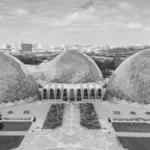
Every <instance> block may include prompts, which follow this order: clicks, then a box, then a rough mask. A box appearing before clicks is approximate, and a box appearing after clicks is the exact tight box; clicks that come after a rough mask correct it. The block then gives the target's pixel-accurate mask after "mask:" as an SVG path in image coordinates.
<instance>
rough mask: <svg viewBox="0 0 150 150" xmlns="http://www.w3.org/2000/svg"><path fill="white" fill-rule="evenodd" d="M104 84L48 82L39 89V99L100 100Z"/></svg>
mask: <svg viewBox="0 0 150 150" xmlns="http://www.w3.org/2000/svg"><path fill="white" fill-rule="evenodd" d="M104 86H105V84H104V83H103V82H100V83H97V82H96V83H81V84H63V83H50V84H49V85H46V86H44V87H43V88H41V89H40V92H41V99H42V100H45V99H50V100H60V101H64V102H65V101H66V102H68V101H70V102H75V101H76V102H77V101H82V100H102V99H103V95H104V92H105V88H104Z"/></svg>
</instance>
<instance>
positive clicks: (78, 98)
mask: <svg viewBox="0 0 150 150" xmlns="http://www.w3.org/2000/svg"><path fill="white" fill-rule="evenodd" d="M77 101H81V89H78V90H77Z"/></svg>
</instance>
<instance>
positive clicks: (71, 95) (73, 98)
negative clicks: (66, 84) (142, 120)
mask: <svg viewBox="0 0 150 150" xmlns="http://www.w3.org/2000/svg"><path fill="white" fill-rule="evenodd" d="M74 100H75V97H74V90H73V89H71V90H70V101H74Z"/></svg>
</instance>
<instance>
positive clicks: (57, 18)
mask: <svg viewBox="0 0 150 150" xmlns="http://www.w3.org/2000/svg"><path fill="white" fill-rule="evenodd" d="M0 7H1V10H0V23H1V26H0V34H1V37H0V43H14V42H16V41H18V42H22V41H24V42H27V43H43V44H46V45H50V44H54V45H61V44H79V45H106V44H108V45H110V46H111V45H112V46H122V45H123V46H124V45H142V44H143V45H148V44H149V43H150V34H149V33H150V19H149V16H150V10H149V7H150V2H149V1H148V0H136V1H135V0H130V1H129V0H127V1H123V0H114V1H111V0H105V1H104V0H82V1H80V0H60V1H58V0H44V1H40V0H30V1H29V0H1V1H0ZM141 10H142V11H141Z"/></svg>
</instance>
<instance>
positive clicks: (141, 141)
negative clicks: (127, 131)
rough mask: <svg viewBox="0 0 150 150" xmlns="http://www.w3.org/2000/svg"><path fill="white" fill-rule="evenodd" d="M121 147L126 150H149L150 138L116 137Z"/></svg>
mask: <svg viewBox="0 0 150 150" xmlns="http://www.w3.org/2000/svg"><path fill="white" fill-rule="evenodd" d="M118 139H119V141H120V143H121V144H122V146H123V148H125V149H128V150H149V149H150V138H140V137H118Z"/></svg>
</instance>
